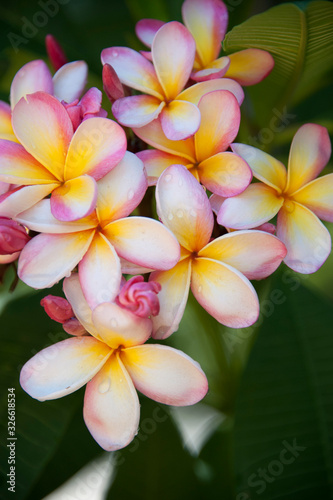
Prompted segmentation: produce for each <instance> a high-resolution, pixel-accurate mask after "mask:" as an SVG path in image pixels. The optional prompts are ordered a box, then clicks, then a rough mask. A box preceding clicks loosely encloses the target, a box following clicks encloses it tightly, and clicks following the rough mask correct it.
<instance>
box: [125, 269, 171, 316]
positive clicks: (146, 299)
mask: <svg viewBox="0 0 333 500" xmlns="http://www.w3.org/2000/svg"><path fill="white" fill-rule="evenodd" d="M160 290H161V285H160V284H159V283H157V282H156V281H150V282H149V283H146V282H145V281H144V280H143V276H134V278H131V279H130V280H128V281H127V282H126V283H125V285H124V286H123V287H122V289H121V290H120V293H119V295H118V297H117V298H116V302H117V304H118V305H120V306H122V307H124V308H126V309H128V310H130V311H131V312H132V313H134V314H136V315H137V316H140V318H148V317H149V316H156V315H157V314H158V313H159V311H160V303H159V300H158V297H157V294H158V292H159V291H160Z"/></svg>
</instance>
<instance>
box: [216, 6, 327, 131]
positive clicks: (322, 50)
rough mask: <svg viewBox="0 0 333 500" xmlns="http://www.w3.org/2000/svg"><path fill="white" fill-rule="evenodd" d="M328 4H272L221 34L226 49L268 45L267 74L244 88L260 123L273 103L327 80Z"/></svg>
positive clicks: (300, 95) (293, 99)
mask: <svg viewBox="0 0 333 500" xmlns="http://www.w3.org/2000/svg"><path fill="white" fill-rule="evenodd" d="M332 44H333V4H332V3H331V2H327V1H315V2H311V3H310V4H308V7H307V8H306V10H305V11H304V12H303V11H302V10H301V9H300V8H298V7H297V6H296V5H294V4H288V3H287V4H283V5H278V6H276V7H273V8H271V9H269V10H267V11H266V12H263V13H262V14H258V15H256V16H253V17H251V18H250V19H248V20H247V21H245V22H244V23H242V24H240V25H239V26H236V27H235V28H233V29H232V30H231V31H230V32H229V33H228V34H227V35H226V37H225V40H224V43H223V48H224V50H225V51H226V52H227V53H232V52H236V51H238V50H242V49H246V48H258V49H262V50H267V51H269V52H270V53H271V54H272V56H273V57H274V60H275V66H274V69H273V71H272V72H271V74H270V75H269V76H268V77H267V78H266V79H265V80H264V81H263V82H261V83H259V84H257V85H255V86H253V87H251V88H249V90H248V91H249V94H250V96H251V100H252V104H253V106H254V113H253V114H254V116H258V114H259V116H260V123H259V125H262V124H263V123H266V122H267V119H268V118H269V117H270V116H271V115H272V112H273V113H274V109H277V110H278V111H280V112H281V113H283V112H284V106H286V105H289V104H295V103H296V102H299V101H300V100H302V99H304V98H305V97H307V96H308V95H309V94H311V93H313V92H314V91H316V90H318V89H319V88H321V87H322V86H324V85H326V84H327V83H328V82H331V81H332V78H331V72H332V69H333V50H332Z"/></svg>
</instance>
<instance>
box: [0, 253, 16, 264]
mask: <svg viewBox="0 0 333 500" xmlns="http://www.w3.org/2000/svg"><path fill="white" fill-rule="evenodd" d="M19 255H20V252H15V253H12V254H10V255H0V264H10V263H11V262H14V261H15V260H16V259H18V257H19Z"/></svg>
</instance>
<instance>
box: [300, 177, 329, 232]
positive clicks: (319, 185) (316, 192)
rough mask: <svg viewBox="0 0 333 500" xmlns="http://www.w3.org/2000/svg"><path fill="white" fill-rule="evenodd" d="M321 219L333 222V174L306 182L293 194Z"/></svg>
mask: <svg viewBox="0 0 333 500" xmlns="http://www.w3.org/2000/svg"><path fill="white" fill-rule="evenodd" d="M293 200H295V201H297V202H298V203H300V204H301V205H305V206H306V207H307V208H308V209H309V210H311V211H312V212H314V213H315V214H316V216H317V217H319V218H320V219H323V220H326V221H328V222H333V174H328V175H324V176H323V177H319V179H315V180H314V181H312V182H309V183H308V184H306V185H305V186H304V187H303V188H301V189H300V190H299V191H297V192H296V193H295V194H294V195H293Z"/></svg>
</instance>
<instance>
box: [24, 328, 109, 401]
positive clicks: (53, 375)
mask: <svg viewBox="0 0 333 500" xmlns="http://www.w3.org/2000/svg"><path fill="white" fill-rule="evenodd" d="M111 353H112V350H111V349H110V348H109V347H108V346H107V345H105V344H103V343H102V342H99V341H98V340H96V339H94V338H92V337H74V338H70V339H66V340H62V341H61V342H58V343H57V344H54V345H51V346H50V347H46V349H43V350H42V351H40V352H39V353H37V354H36V355H35V356H34V357H33V358H31V359H30V360H29V361H28V362H27V363H26V364H25V365H24V366H23V368H22V370H21V375H20V384H21V386H22V388H23V389H24V390H25V391H26V392H27V393H28V394H29V395H30V396H32V397H33V398H35V399H39V400H40V401H47V400H49V399H57V398H61V397H63V396H67V394H71V393H72V392H74V391H76V390H77V389H80V387H82V386H84V385H85V384H86V383H87V382H89V380H90V379H91V378H92V377H93V376H94V375H95V374H96V373H97V372H99V370H100V369H101V368H102V366H103V365H104V364H105V362H106V361H107V359H108V358H109V357H110V354H111Z"/></svg>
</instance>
